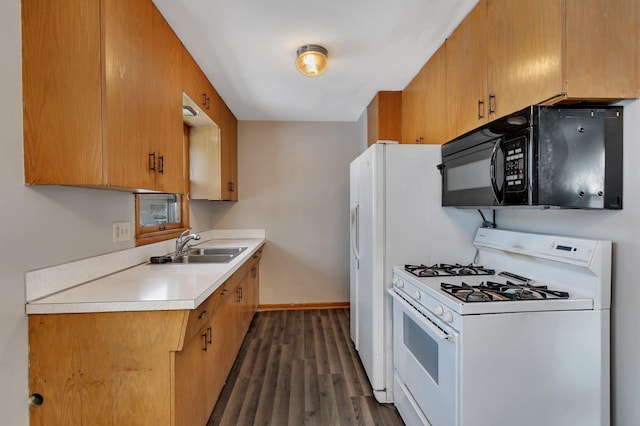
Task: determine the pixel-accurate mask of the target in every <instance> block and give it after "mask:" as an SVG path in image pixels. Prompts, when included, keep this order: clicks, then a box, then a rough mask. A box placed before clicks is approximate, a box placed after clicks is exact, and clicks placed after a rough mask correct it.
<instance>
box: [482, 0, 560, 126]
mask: <svg viewBox="0 0 640 426" xmlns="http://www.w3.org/2000/svg"><path fill="white" fill-rule="evenodd" d="M487 5H488V6H487V16H488V27H487V28H488V40H487V44H488V49H487V52H488V87H489V93H490V96H491V99H489V104H490V108H489V111H490V114H489V121H491V120H493V119H495V118H498V117H502V116H504V115H506V114H509V113H511V112H514V111H518V110H519V109H522V108H524V107H526V106H527V105H530V104H536V103H541V102H544V101H546V100H548V99H551V98H553V97H556V96H558V95H559V94H561V93H562V92H563V84H562V40H563V16H564V14H563V7H562V5H563V1H562V0H537V1H530V0H488V3H487Z"/></svg>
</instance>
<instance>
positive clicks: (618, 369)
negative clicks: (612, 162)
mask: <svg viewBox="0 0 640 426" xmlns="http://www.w3.org/2000/svg"><path fill="white" fill-rule="evenodd" d="M624 105H625V110H624V158H625V160H624V193H623V210H620V211H586V210H548V211H541V210H504V211H499V212H498V214H497V222H498V226H499V227H500V228H504V229H513V230H522V231H532V232H542V233H553V234H560V235H572V236H578V237H591V238H599V239H607V240H612V241H613V242H614V243H615V245H614V253H613V254H614V260H613V263H614V268H613V288H612V296H613V298H612V307H611V319H612V357H611V359H612V382H613V383H612V386H613V387H612V391H613V400H612V413H613V418H614V423H613V424H615V425H619V426H626V425H639V424H640V404H638V401H639V399H638V395H640V362H639V361H640V332H639V331H638V327H639V326H640V280H639V279H638V277H639V275H638V271H639V267H638V265H639V264H640V180H639V179H638V178H639V176H640V168H639V167H638V159H640V101H633V102H625V103H624Z"/></svg>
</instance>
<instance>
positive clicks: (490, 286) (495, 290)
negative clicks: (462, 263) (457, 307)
mask: <svg viewBox="0 0 640 426" xmlns="http://www.w3.org/2000/svg"><path fill="white" fill-rule="evenodd" d="M440 288H441V289H442V290H443V291H445V292H446V293H449V294H452V295H453V296H455V297H456V298H458V299H460V300H462V301H463V302H499V301H504V300H546V299H568V298H569V293H567V292H566V291H558V290H550V289H548V288H547V286H544V285H543V286H534V285H531V284H515V283H513V282H511V281H507V282H506V283H497V282H493V281H486V282H482V283H481V284H480V285H476V286H471V285H469V284H467V283H464V282H463V283H461V284H460V285H456V284H449V283H445V282H443V283H440Z"/></svg>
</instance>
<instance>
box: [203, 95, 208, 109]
mask: <svg viewBox="0 0 640 426" xmlns="http://www.w3.org/2000/svg"><path fill="white" fill-rule="evenodd" d="M202 106H203V107H205V108H206V107H207V94H206V93H203V94H202Z"/></svg>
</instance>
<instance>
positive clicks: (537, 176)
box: [438, 105, 623, 209]
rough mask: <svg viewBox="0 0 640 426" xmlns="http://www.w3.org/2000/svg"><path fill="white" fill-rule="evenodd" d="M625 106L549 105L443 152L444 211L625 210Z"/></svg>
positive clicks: (484, 130) (521, 113)
mask: <svg viewBox="0 0 640 426" xmlns="http://www.w3.org/2000/svg"><path fill="white" fill-rule="evenodd" d="M622 111H623V108H622V107H621V106H605V105H598V106H542V105H532V106H529V107H527V108H525V109H523V110H522V111H518V112H517V113H514V114H511V115H509V116H506V117H502V118H500V119H497V120H495V121H492V122H490V123H488V124H486V125H484V126H482V127H480V128H478V129H476V130H473V131H471V132H468V133H466V134H464V135H462V136H460V137H458V138H456V139H454V140H452V141H450V142H447V143H446V144H444V145H442V164H440V165H438V168H439V169H440V173H441V175H442V205H443V206H453V207H461V208H499V207H514V206H515V207H517V206H537V207H543V208H545V207H547V208H548V207H555V208H576V209H621V208H622V165H623V159H622Z"/></svg>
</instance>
